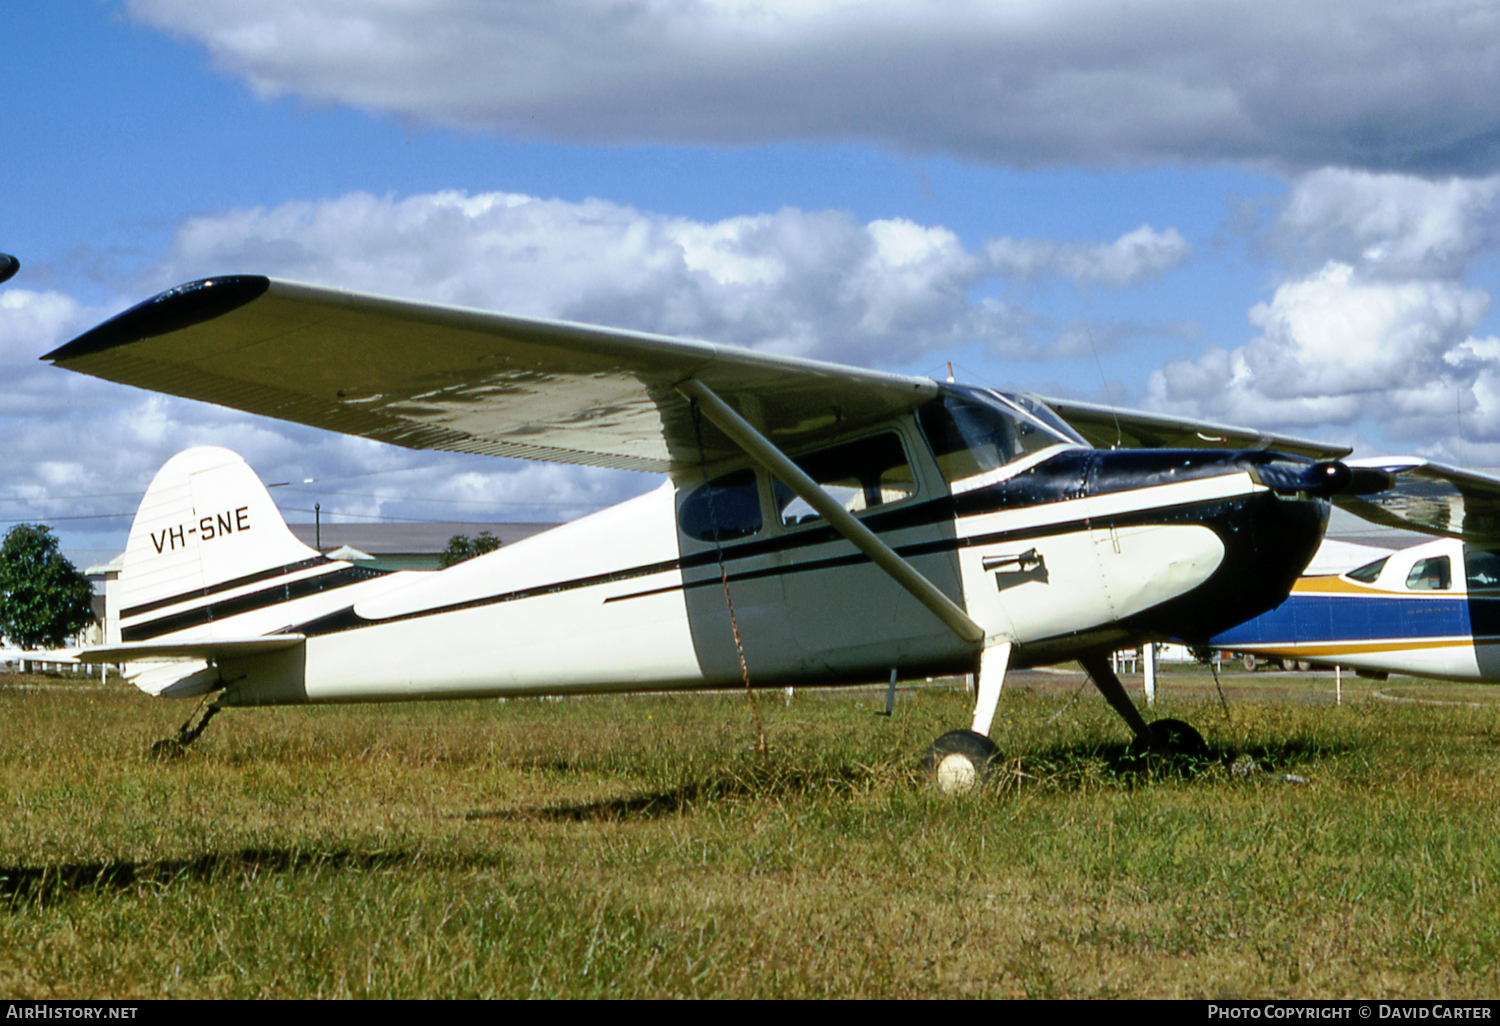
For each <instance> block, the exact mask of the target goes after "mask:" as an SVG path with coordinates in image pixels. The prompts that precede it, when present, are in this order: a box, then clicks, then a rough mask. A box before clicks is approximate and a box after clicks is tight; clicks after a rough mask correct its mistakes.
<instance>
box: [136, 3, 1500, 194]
mask: <svg viewBox="0 0 1500 1026" xmlns="http://www.w3.org/2000/svg"><path fill="white" fill-rule="evenodd" d="M127 9H128V11H129V12H130V14H131V15H132V16H133V17H134V18H136V19H138V20H140V21H143V22H146V23H149V24H151V25H154V26H157V27H159V28H161V29H163V30H166V31H169V32H171V33H173V34H176V35H178V36H180V37H185V38H188V39H191V40H193V41H195V42H197V43H199V44H201V45H203V46H204V47H205V48H207V50H208V51H209V52H210V53H211V54H212V55H213V59H214V61H215V62H216V63H217V65H218V66H219V67H220V68H222V69H224V70H225V71H227V72H228V73H230V74H232V75H235V76H238V77H240V78H242V79H243V80H244V81H245V82H247V83H248V84H249V85H250V86H251V88H253V89H254V90H255V91H257V92H258V93H259V94H261V95H263V96H279V95H285V94H294V95H297V96H301V97H303V98H305V99H307V100H309V101H311V102H315V103H335V104H343V105H349V106H353V107H357V108H361V109H364V110H369V111H374V112H379V113H384V114H390V115H393V116H396V117H398V118H401V119H403V120H405V121H409V122H414V123H418V124H426V125H444V126H459V127H463V128H468V129H476V130H481V131H494V132H502V133H507V134H520V135H526V136H532V137H541V138H554V139H556V138H566V139H575V140H595V141H619V140H640V141H659V142H706V143H736V144H743V143H759V142H767V141H772V140H781V139H804V138H863V139H868V140H873V141H878V142H882V143H886V144H890V145H893V146H896V147H899V148H903V149H908V150H915V151H924V152H946V153H949V154H953V155H956V156H960V157H963V158H966V159H980V160H985V161H991V162H998V163H1005V164H1010V165H1015V166H1036V165H1042V164H1057V163H1092V164H1117V163H1135V162H1141V161H1179V160H1182V161H1190V162H1223V161H1232V162H1244V161H1249V162H1262V163H1266V164H1270V165H1275V166H1280V167H1287V168H1309V167H1318V166H1323V165H1335V166H1347V167H1362V168H1369V169H1376V170H1401V171H1408V172H1419V173H1423V174H1443V173H1459V174H1476V173H1478V174H1483V173H1489V172H1490V171H1493V170H1494V169H1495V168H1496V166H1497V158H1500V111H1497V108H1496V107H1495V105H1494V104H1493V103H1492V102H1491V99H1490V98H1491V97H1493V96H1494V95H1496V93H1497V92H1500V11H1497V10H1496V9H1495V8H1493V7H1492V6H1489V5H1481V4H1473V3H1467V2H1462V0H1425V2H1420V0H1375V2H1369V3H1362V4H1359V5H1354V6H1351V5H1347V4H1340V5H1333V6H1316V5H1315V6H1309V5H1307V4H1303V3H1295V2H1291V0H1256V2H1253V3H1252V2H1250V0H1234V2H1230V3H1218V4H1212V5H1203V4H1201V3H1195V2H1192V0H1138V2H1136V3H1132V4H1128V5H1121V4H1118V3H1115V2H1113V0H1084V2H1081V3H1071V4H1056V3H1050V2H1045V0H1014V2H1009V3H1003V4H997V3H989V2H982V0H954V2H950V3H945V4H943V5H942V7H941V11H940V12H935V11H934V10H933V8H932V7H931V5H930V4H927V3H919V2H917V0H883V2H867V3H857V2H851V0H840V2H822V3H816V2H812V0H809V2H805V3H800V2H799V3H789V2H786V3H764V2H748V0H745V2H739V0H736V2H728V0H649V2H646V0H558V2H554V3H547V4H537V3H534V2H531V0H495V2H491V3H482V4H477V3H473V2H472V0H424V2H421V3H412V2H405V0H402V2H397V0H384V2H369V0H261V2H259V3H256V4H244V3H240V2H237V0H235V2H231V0H127Z"/></svg>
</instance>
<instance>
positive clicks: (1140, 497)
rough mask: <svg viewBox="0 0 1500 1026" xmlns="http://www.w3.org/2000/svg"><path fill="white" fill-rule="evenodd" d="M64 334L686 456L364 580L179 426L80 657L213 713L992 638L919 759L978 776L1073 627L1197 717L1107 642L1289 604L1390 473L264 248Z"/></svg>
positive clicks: (1081, 650) (415, 426)
mask: <svg viewBox="0 0 1500 1026" xmlns="http://www.w3.org/2000/svg"><path fill="white" fill-rule="evenodd" d="M44 359H47V360H51V361H53V362H54V363H55V364H56V365H58V366H61V367H65V368H68V369H70V370H75V371H81V372H83V373H86V374H92V375H95V376H98V377H101V378H105V379H108V380H111V381H117V382H123V383H127V384H132V385H137V386H140V387H144V388H148V389H153V390H156V391H160V392H166V393H170V394H173V395H178V396H186V397H190V398H194V399H201V400H206V401H209V402H213V403H218V404H221V405H224V406H228V407H232V408H235V409H239V410H244V411H249V412H252V413H259V414H266V415H270V416H273V417H278V418H282V419H285V420H289V421H295V422H299V423H303V424H309V425H314V426H317V427H322V428H327V429H330V430H334V431H341V432H345V433H349V434H355V435H362V436H365V437H368V438H374V439H378V440H381V441H385V442H391V443H394V444H397V445H404V446H409V447H413V448H431V449H443V450H452V451H460V452H469V453H487V454H493V455H498V456H512V457H522V458H528V459H539V460H552V461H561V462H568V463H577V464H586V465H595V466H605V467H620V468H628V469H635V470H642V471H652V472H657V473H662V474H665V475H667V478H668V480H667V482H666V483H665V484H663V485H662V486H661V487H660V488H658V489H657V490H655V491H652V492H650V493H648V494H645V495H643V496H640V497H639V498H636V499H633V500H630V501H628V502H625V503H623V504H621V505H619V506H616V507H613V508H611V509H608V510H605V511H602V512H600V513H596V514H594V515H592V516H589V517H586V518H584V519H581V520H578V521H575V522H573V523H570V524H566V525H564V526H562V527H559V528H556V529H554V530H551V531H548V532H545V533H543V534H540V535H538V536H536V537H534V538H531V539H528V540H526V541H524V542H521V543H518V544H514V545H510V546H507V547H505V548H502V549H500V550H498V551H496V552H493V553H490V554H488V555H485V556H482V557H479V558H477V559H473V560H471V561H469V562H466V563H462V564H460V565H458V566H456V567H453V568H451V569H448V570H443V571H437V572H431V573H425V574H391V575H385V576H380V575H375V574H372V573H370V572H368V571H362V570H360V569H358V568H356V567H354V566H352V565H350V564H348V563H344V562H341V561H338V560H332V559H329V558H327V557H324V556H322V555H320V554H319V553H317V552H315V551H313V550H311V549H308V548H306V547H304V546H302V545H301V544H300V543H297V542H296V541H295V540H294V539H292V536H291V535H290V533H289V532H287V530H286V528H285V526H284V524H282V523H281V519H280V516H279V515H278V514H277V513H276V511H275V509H274V507H273V506H272V504H271V501H270V499H269V498H268V497H267V495H266V493H265V490H264V488H263V487H261V486H260V484H259V481H258V480H257V479H256V478H255V476H254V474H253V473H251V472H250V471H249V470H248V468H246V467H245V466H244V464H243V463H242V462H240V461H239V459H238V457H235V456H234V455H233V454H232V453H227V452H226V451H224V450H212V449H209V450H205V449H195V450H189V451H188V452H186V453H183V454H181V455H179V456H178V457H176V458H174V459H173V460H172V461H171V462H169V463H168V464H167V465H166V467H164V468H163V469H162V471H161V473H160V475H159V476H158V478H157V480H156V482H155V483H153V485H152V486H151V489H150V490H149V492H148V493H147V495H146V498H145V501H144V502H143V503H142V506H141V509H140V512H139V513H138V515H137V518H136V521H135V525H134V527H133V528H132V530H131V534H130V539H129V546H128V551H127V553H126V555H125V562H124V570H123V572H122V575H121V582H120V587H121V602H122V604H123V608H122V610H121V613H120V617H121V619H120V623H121V632H120V633H121V637H120V639H119V640H118V641H117V642H114V643H110V644H106V645H104V646H101V647H98V648H95V649H92V650H89V651H86V652H84V653H83V655H82V656H81V658H83V659H85V660H90V661H96V662H128V663H131V664H137V665H139V664H148V665H149V664H156V665H150V668H149V669H147V670H145V671H144V672H143V673H142V674H141V676H140V677H139V678H138V680H139V683H140V685H141V686H142V687H144V688H146V689H147V690H149V691H151V692H153V693H157V694H161V695H180V696H190V695H200V694H210V693H211V694H213V695H214V698H213V701H212V704H211V705H209V706H208V707H207V714H212V712H213V711H215V710H217V709H220V708H222V707H227V706H253V705H269V704H278V703H297V702H350V701H382V700H399V699H437V698H454V697H474V696H493V695H538V694H578V693H587V692H612V691H631V690H658V689H670V688H708V687H725V686H731V685H734V686H737V685H740V684H742V683H751V684H753V685H754V686H771V685H783V684H788V683H796V684H798V685H802V686H808V685H834V684H844V683H852V682H869V681H872V680H884V679H885V678H886V676H887V675H893V679H894V675H896V674H899V675H904V676H907V677H914V676H918V675H921V676H930V675H936V674H955V673H971V672H974V671H976V670H977V671H978V687H977V701H976V704H975V709H974V714H973V720H972V722H971V724H970V727H969V729H968V730H956V731H953V732H951V733H950V734H947V735H944V737H943V738H940V739H939V740H938V742H937V743H936V744H935V745H934V746H933V749H932V751H930V752H929V753H928V760H927V764H928V766H929V767H930V768H934V770H935V772H936V774H937V776H938V777H939V778H940V779H941V780H953V781H957V782H959V783H962V782H965V781H970V780H972V779H974V778H975V776H976V775H977V774H980V773H982V772H983V771H984V769H985V767H986V765H987V762H988V760H989V759H990V758H991V757H992V756H993V754H994V746H993V745H992V744H991V743H990V742H989V740H988V737H987V734H988V732H989V728H990V724H991V719H992V717H993V714H994V710H995V705H996V701H997V699H998V697H999V694H1000V688H1001V683H1002V681H1003V679H1004V677H1005V674H1006V671H1007V668H1008V667H1024V666H1032V665H1037V664H1045V663H1052V662H1060V661H1065V660H1073V659H1077V660H1080V661H1081V662H1082V664H1083V665H1084V666H1085V667H1086V668H1087V670H1088V672H1089V673H1090V675H1091V676H1092V678H1093V680H1094V682H1095V684H1096V685H1097V686H1098V688H1099V689H1100V691H1101V692H1102V693H1103V694H1104V695H1105V697H1106V698H1107V699H1108V700H1109V701H1110V703H1111V704H1112V705H1113V707H1114V708H1115V709H1116V710H1117V711H1118V712H1119V713H1120V715H1121V716H1122V717H1124V719H1125V720H1126V722H1127V723H1128V724H1129V725H1130V727H1131V728H1132V730H1133V731H1134V732H1135V734H1136V737H1137V739H1138V740H1139V741H1140V742H1141V743H1143V744H1148V745H1157V746H1161V745H1170V744H1172V743H1174V742H1175V743H1179V744H1185V745H1199V746H1201V744H1202V742H1201V739H1199V738H1197V735H1196V733H1195V732H1193V731H1192V730H1191V728H1189V727H1187V726H1186V725H1185V724H1177V723H1175V722H1174V723H1166V722H1165V721H1164V722H1162V723H1159V724H1158V725H1157V726H1156V727H1155V728H1153V726H1152V725H1151V724H1149V723H1147V722H1146V720H1145V719H1144V718H1143V717H1142V715H1141V713H1140V712H1139V711H1138V710H1137V709H1136V707H1135V705H1134V704H1133V703H1132V702H1131V700H1130V698H1129V696H1128V695H1127V694H1126V692H1125V690H1124V688H1123V687H1122V685H1121V684H1120V682H1119V680H1118V678H1116V676H1115V675H1114V673H1113V672H1112V671H1111V670H1110V667H1109V660H1108V655H1109V653H1110V652H1111V651H1112V650H1114V649H1117V648H1119V647H1122V646H1126V645H1135V644H1138V643H1140V642H1141V641H1143V640H1153V639H1164V638H1176V639H1184V640H1189V641H1193V640H1200V641H1206V640H1207V639H1208V638H1210V637H1212V636H1214V635H1216V634H1220V633H1222V632H1223V631H1225V630H1227V629H1228V628H1230V627H1232V626H1233V625H1235V624H1237V623H1240V622H1242V621H1244V620H1247V619H1249V618H1251V617H1253V616H1256V615H1258V614H1260V613H1262V612H1264V611H1266V610H1268V609H1270V608H1272V607H1273V606H1275V605H1277V603H1279V602H1281V600H1282V599H1283V598H1285V597H1286V595H1287V592H1288V591H1289V589H1290V588H1291V587H1292V584H1293V582H1294V581H1295V580H1296V579H1297V576H1298V574H1299V573H1300V572H1301V571H1302V569H1303V568H1304V567H1305V566H1306V565H1307V562H1308V560H1309V559H1310V558H1311V557H1312V555H1313V553H1314V551H1315V550H1316V548H1317V546H1318V543H1319V541H1320V539H1321V537H1322V534H1323V531H1324V528H1325V525H1326V523H1327V518H1328V512H1329V498H1330V497H1331V496H1333V495H1336V494H1350V493H1351V492H1360V491H1364V490H1369V489H1370V488H1373V487H1379V486H1381V485H1379V484H1377V483H1371V482H1369V481H1365V482H1364V486H1363V487H1361V478H1360V475H1359V474H1357V473H1354V472H1351V471H1350V470H1349V469H1348V468H1347V467H1346V466H1345V465H1344V464H1342V463H1339V462H1337V460H1336V457H1339V456H1343V455H1346V454H1347V450H1342V449H1331V448H1327V447H1322V446H1318V445H1316V444H1314V443H1305V442H1299V441H1296V440H1293V439H1287V438H1278V437H1274V436H1260V435H1256V434H1255V433H1253V432H1244V431H1240V432H1235V431H1233V430H1232V429H1226V428H1221V427H1215V426H1208V425H1202V424H1197V423H1193V422H1182V421H1174V420H1172V419H1171V418H1153V417H1141V418H1136V419H1133V420H1132V419H1130V418H1126V419H1125V420H1124V421H1117V419H1116V416H1115V414H1114V413H1113V412H1112V411H1101V410H1100V409H1098V408H1092V407H1088V406H1085V405H1082V404H1066V405H1062V406H1060V407H1059V408H1062V409H1063V410H1064V412H1065V413H1066V415H1067V416H1068V417H1070V418H1072V420H1073V421H1074V422H1075V423H1078V424H1080V425H1084V426H1085V428H1091V429H1093V430H1094V431H1096V432H1102V433H1104V434H1108V435H1115V434H1116V432H1119V436H1120V437H1123V435H1124V433H1125V432H1126V431H1127V430H1129V431H1133V432H1136V436H1133V442H1134V444H1161V443H1162V441H1163V440H1164V439H1166V440H1170V439H1172V438H1176V437H1186V438H1196V439H1199V440H1200V441H1199V445H1198V446H1196V447H1192V448H1176V449H1148V448H1131V449H1120V450H1115V451H1111V450H1109V449H1103V448H1096V447H1094V446H1093V445H1091V444H1090V443H1089V442H1087V441H1085V439H1084V437H1083V436H1082V435H1080V434H1079V433H1078V431H1076V430H1075V429H1074V428H1073V427H1070V426H1069V423H1068V422H1067V421H1066V420H1064V419H1063V418H1062V417H1060V416H1059V415H1058V414H1057V412H1056V411H1055V409H1054V408H1051V407H1049V405H1048V404H1047V403H1045V402H1043V401H1041V400H1038V399H1036V398H1034V397H1029V396H1025V395H1011V394H1002V393H999V392H995V391H991V390H988V389H981V388H972V387H966V386H962V385H956V384H950V383H939V382H936V381H934V380H932V379H928V378H921V377H908V376H901V375H895V374H886V373H878V372H874V371H868V370H861V369H856V368H851V367H844V366H837V365H831V364H826V363H818V362H813V361H808V360H801V359H793V358H788V357H779V356H771V355H767V354H763V353H757V352H751V351H745V350H737V349H732V348H727V347H722V346H716V345H710V344H706V343H702V342H690V341H684V340H681V339H673V338H665V337H660V336H652V335H646V334H639V333H634V332H627V331H618V330H610V329H605V328H598V327H589V326H584V325H578V324H569V323H561V322H554V321H543V320H535V319H524V318H518V317H509V316H502V315H498V314H493V313H487V312H481V311H475V310H466V309H455V308H449V307H441V306H433V305H427V304H420V303H413V302H405V301H398V300H394V299H388V298H381V297H374V296H366V295H358V294H353V293H348V292H343V291H337V290H332V289H326V288H319V287H312V286H306V285H299V284H293V283H288V282H281V281H273V280H270V279H267V278H263V277H253V276H232V277H221V278H212V279H206V280H202V281H196V282H192V283H189V284H186V285H183V286H180V287H178V288H175V289H172V290H170V291H168V292H165V293H162V294H161V295H158V296H156V297H154V298H152V299H149V300H147V301H146V302H144V303H142V304H140V305H139V306H136V307H134V308H132V309H130V310H127V311H126V312H124V313H122V314H120V315H118V316H116V317H115V318H113V319H112V320H109V321H107V322H105V323H104V324H101V325H99V326H98V327H96V328H94V329H92V330H91V331H89V332H87V333H85V334H84V335H82V336H80V337H78V338H77V339H74V340H73V341H72V342H69V343H68V344H66V345H64V346H62V347H61V348H59V349H57V350H56V351H54V352H52V353H49V354H48V355H47V356H46V357H44ZM1137 436H1138V437H1137ZM1204 445H1217V446H1221V447H1222V446H1229V448H1221V449H1219V450H1214V449H1211V448H1204ZM1236 446H1237V447H1236ZM1271 448H1275V449H1277V450H1280V451H1279V452H1272V451H1269V450H1270V449H1271ZM201 726H202V724H201V723H200V724H199V726H198V727H197V728H193V729H192V730H189V729H188V726H187V725H186V724H185V725H184V730H183V737H184V739H190V738H191V737H192V736H195V735H196V731H197V730H198V729H201Z"/></svg>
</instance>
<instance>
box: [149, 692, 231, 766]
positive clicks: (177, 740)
mask: <svg viewBox="0 0 1500 1026" xmlns="http://www.w3.org/2000/svg"><path fill="white" fill-rule="evenodd" d="M219 709H220V706H219V703H218V702H213V703H211V704H210V705H209V706H208V707H207V708H205V709H204V710H203V715H202V718H200V719H199V720H198V725H197V726H194V725H193V719H194V717H196V716H197V715H198V714H197V713H196V712H195V713H194V714H193V716H189V717H188V719H187V722H186V723H184V724H183V725H182V726H181V727H180V728H178V730H177V736H176V737H168V738H163V739H162V740H160V741H158V742H156V743H155V744H154V745H152V746H151V754H152V755H153V756H155V757H156V758H158V759H163V760H166V759H175V758H177V757H178V756H180V755H184V754H186V752H187V747H188V745H190V744H192V743H193V742H194V741H196V740H198V735H199V734H202V733H203V728H204V727H206V726H208V721H209V720H211V719H213V718H214V717H215V716H217V715H218V713H219Z"/></svg>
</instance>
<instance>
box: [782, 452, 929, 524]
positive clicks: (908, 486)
mask: <svg viewBox="0 0 1500 1026" xmlns="http://www.w3.org/2000/svg"><path fill="white" fill-rule="evenodd" d="M793 462H794V463H796V464H797V466H799V467H801V468H802V470H803V471H804V472H805V473H806V474H807V476H808V477H810V478H812V479H813V480H814V481H816V482H817V483H818V484H819V485H821V486H822V488H823V490H824V491H826V492H827V493H828V494H829V495H831V496H833V498H834V499H835V500H836V501H837V502H839V503H840V504H842V505H843V507H844V508H845V509H847V510H848V511H849V512H851V513H861V512H863V511H865V510H868V509H875V508H876V507H878V506H888V505H890V504H891V503H893V502H900V501H901V500H902V499H907V498H910V497H911V496H913V495H915V494H916V491H917V483H916V478H915V476H914V475H913V474H912V469H911V464H910V463H909V462H908V461H907V459H906V449H905V447H903V446H902V444H901V438H900V436H898V435H895V434H883V435H873V436H871V437H869V438H861V439H859V440H858V441H854V442H846V443H844V444H843V445H835V446H833V447H832V448H831V449H820V450H818V451H817V452H812V453H808V454H806V455H803V456H796V457H793ZM776 506H777V508H778V510H779V511H780V517H781V523H782V524H783V525H784V526H788V527H790V526H794V525H797V524H807V523H813V522H815V521H819V520H822V519H823V517H822V516H821V515H820V514H819V513H818V512H817V511H816V510H814V509H813V508H812V507H811V506H809V505H808V504H807V503H806V502H804V501H802V500H801V499H799V498H798V497H797V496H796V494H795V493H794V492H793V491H792V490H791V489H790V488H788V487H787V486H786V485H785V484H783V483H782V482H781V481H777V482H776Z"/></svg>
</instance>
